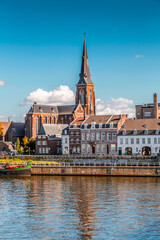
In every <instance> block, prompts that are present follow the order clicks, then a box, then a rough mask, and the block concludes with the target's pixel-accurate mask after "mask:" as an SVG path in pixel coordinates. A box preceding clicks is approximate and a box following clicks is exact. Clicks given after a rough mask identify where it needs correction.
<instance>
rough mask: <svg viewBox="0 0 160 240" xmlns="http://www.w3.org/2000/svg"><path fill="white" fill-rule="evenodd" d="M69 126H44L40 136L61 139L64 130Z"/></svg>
mask: <svg viewBox="0 0 160 240" xmlns="http://www.w3.org/2000/svg"><path fill="white" fill-rule="evenodd" d="M67 126H68V125H67V124H42V126H41V127H40V130H39V132H38V135H47V136H49V137H61V134H62V130H63V129H64V128H66V127H67Z"/></svg>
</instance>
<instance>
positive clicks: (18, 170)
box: [0, 166, 31, 177]
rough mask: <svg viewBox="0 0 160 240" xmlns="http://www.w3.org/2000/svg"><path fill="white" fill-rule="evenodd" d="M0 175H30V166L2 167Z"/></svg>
mask: <svg viewBox="0 0 160 240" xmlns="http://www.w3.org/2000/svg"><path fill="white" fill-rule="evenodd" d="M1 176H8V177H9V176H31V167H30V166H27V167H23V168H15V169H2V170H0V177H1Z"/></svg>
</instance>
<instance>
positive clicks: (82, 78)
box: [78, 38, 93, 84]
mask: <svg viewBox="0 0 160 240" xmlns="http://www.w3.org/2000/svg"><path fill="white" fill-rule="evenodd" d="M78 84H93V82H92V80H91V74H90V71H89V64H88V55H87V47H86V39H85V38H84V45H83V55H82V63H81V72H80V74H79V82H78Z"/></svg>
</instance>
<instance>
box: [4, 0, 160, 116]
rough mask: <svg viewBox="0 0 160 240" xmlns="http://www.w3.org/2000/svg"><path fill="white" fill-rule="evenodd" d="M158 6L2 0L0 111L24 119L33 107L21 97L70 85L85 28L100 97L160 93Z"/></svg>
mask: <svg viewBox="0 0 160 240" xmlns="http://www.w3.org/2000/svg"><path fill="white" fill-rule="evenodd" d="M159 12H160V0H134V1H133V0H132V1H129V0H112V1H111V0H98V1H95V0H81V1H77V0H68V1H66V0H62V1H60V0H59V1H54V0H32V1H31V0H27V1H25V0H24V1H21V0H14V1H13V0H1V1H0V80H4V81H5V85H4V86H1V87H0V116H6V117H7V116H12V115H13V114H15V115H16V118H13V120H21V119H22V116H23V114H24V113H25V112H27V111H28V110H29V107H30V106H29V105H26V106H20V103H21V102H22V101H24V99H25V98H26V97H27V96H29V94H30V93H31V92H33V91H36V90H37V89H38V88H41V89H43V90H44V91H52V90H55V89H57V88H58V87H59V86H60V85H66V86H68V87H69V88H70V89H71V90H73V91H74V92H75V84H76V83H77V82H78V77H79V72H80V64H81V55H82V47H83V32H84V31H85V32H86V33H87V35H86V40H87V49H88V56H89V65H90V71H91V74H92V80H93V82H94V84H95V92H96V98H98V99H99V98H100V99H101V104H104V102H105V107H106V106H108V105H107V103H108V102H112V100H111V98H114V99H119V98H124V99H129V100H132V101H133V102H134V104H142V103H145V102H152V95H153V93H154V92H157V93H158V94H159V98H160V89H159V86H160V67H159V66H160V27H159V26H160V14H159ZM136 56H137V57H136ZM116 104H117V108H118V101H117V102H116ZM109 106H110V105H109ZM131 107H132V108H133V106H131ZM107 113H108V112H107ZM2 120H6V118H4V119H2Z"/></svg>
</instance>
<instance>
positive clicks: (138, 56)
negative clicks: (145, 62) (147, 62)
mask: <svg viewBox="0 0 160 240" xmlns="http://www.w3.org/2000/svg"><path fill="white" fill-rule="evenodd" d="M143 57H144V55H140V54H137V55H136V58H143Z"/></svg>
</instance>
